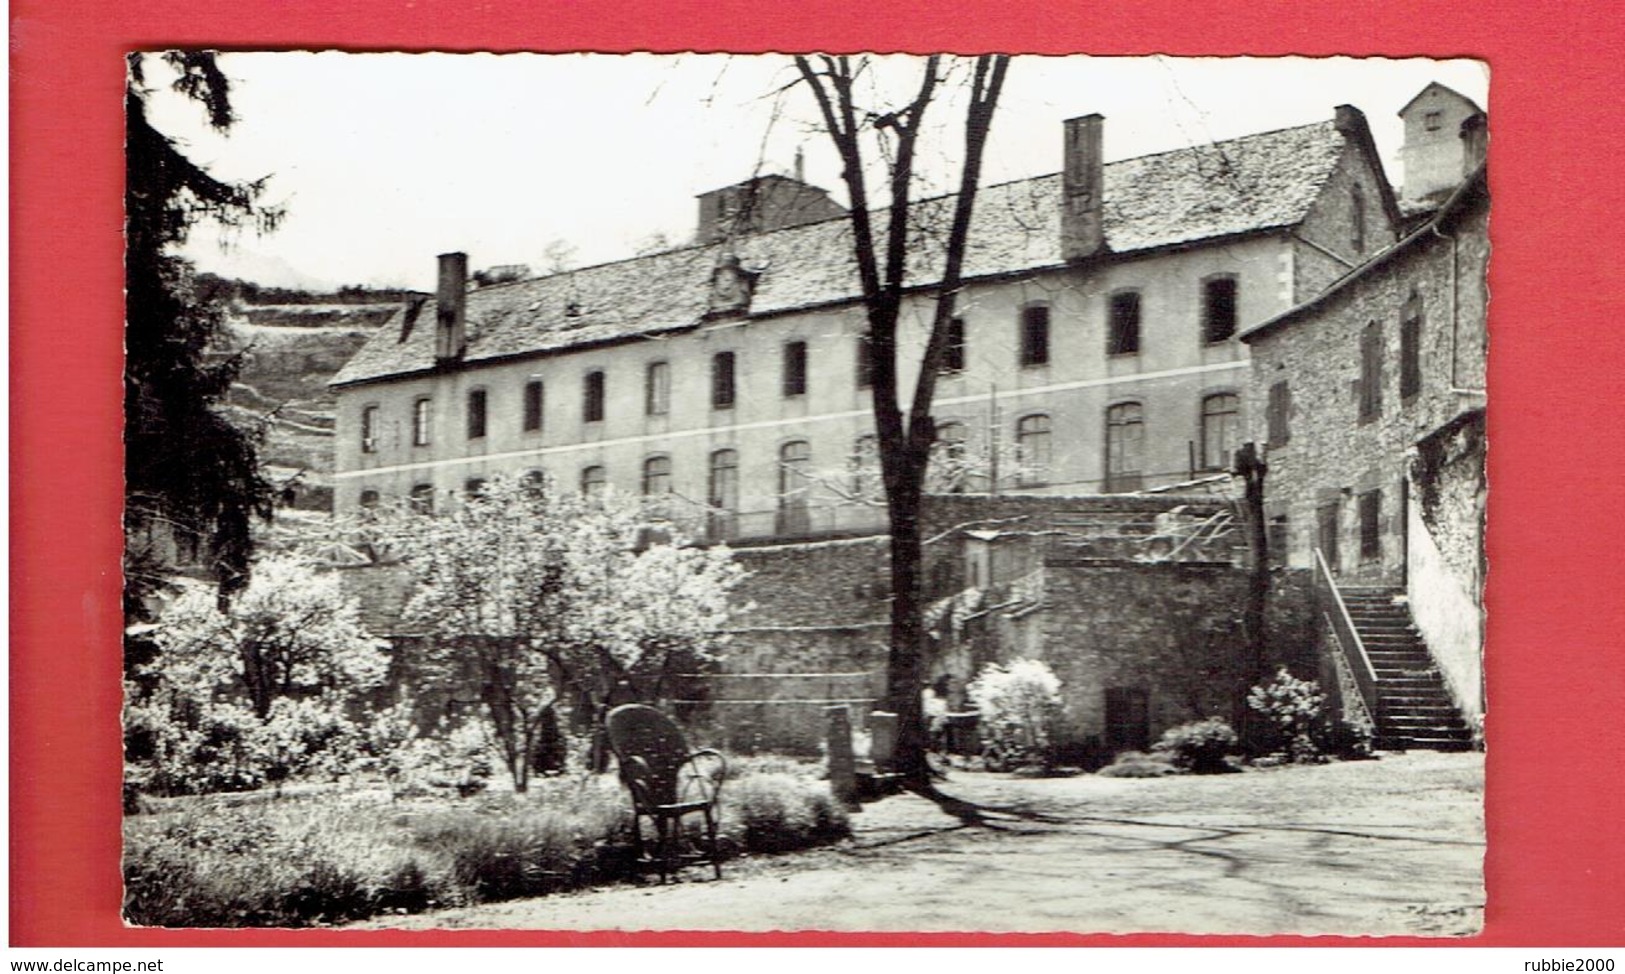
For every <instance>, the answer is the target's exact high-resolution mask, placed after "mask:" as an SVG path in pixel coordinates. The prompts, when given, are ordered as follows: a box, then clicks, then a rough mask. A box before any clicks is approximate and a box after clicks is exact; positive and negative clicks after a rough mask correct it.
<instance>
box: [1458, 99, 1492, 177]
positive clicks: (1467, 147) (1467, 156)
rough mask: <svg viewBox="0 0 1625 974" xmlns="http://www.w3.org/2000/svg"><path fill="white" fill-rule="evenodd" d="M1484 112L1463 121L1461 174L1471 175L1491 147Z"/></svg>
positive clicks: (1463, 175)
mask: <svg viewBox="0 0 1625 974" xmlns="http://www.w3.org/2000/svg"><path fill="white" fill-rule="evenodd" d="M1485 122H1486V120H1485V118H1484V114H1483V113H1482V112H1480V113H1478V114H1476V115H1469V116H1467V117H1466V118H1464V119H1462V121H1461V175H1462V178H1464V179H1465V178H1466V177H1468V176H1471V175H1472V174H1473V172H1474V171H1475V170H1477V169H1478V166H1479V164H1480V163H1482V162H1483V161H1484V156H1485V155H1487V154H1488V153H1489V149H1490V129H1489V126H1488V125H1487V124H1485Z"/></svg>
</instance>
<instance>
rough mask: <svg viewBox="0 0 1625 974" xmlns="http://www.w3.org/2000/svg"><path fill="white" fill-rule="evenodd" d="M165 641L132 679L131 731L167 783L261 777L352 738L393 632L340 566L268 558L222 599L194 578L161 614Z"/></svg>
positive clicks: (151, 769) (136, 752)
mask: <svg viewBox="0 0 1625 974" xmlns="http://www.w3.org/2000/svg"><path fill="white" fill-rule="evenodd" d="M154 640H155V642H156V643H157V646H158V649H159V653H158V654H157V656H156V657H155V658H154V659H153V660H151V661H149V662H146V663H144V664H141V665H140V666H139V667H138V668H137V670H136V673H135V674H134V676H135V679H134V680H132V681H131V682H130V683H128V684H127V694H128V698H129V704H128V709H127V714H126V716H127V724H126V730H127V743H128V745H129V756H130V758H131V759H132V761H134V762H136V763H139V764H143V765H145V771H146V773H147V776H148V778H149V782H150V783H151V784H152V785H154V786H155V787H156V789H157V790H161V791H203V790H212V789H215V788H220V787H252V786H254V785H258V784H260V783H261V782H263V781H268V780H270V781H279V780H281V779H282V778H284V777H287V776H288V775H290V774H293V773H296V772H298V771H300V770H303V769H305V768H307V767H309V766H311V764H312V763H313V762H316V761H318V760H321V759H323V758H324V757H327V756H331V755H334V754H338V753H341V752H343V751H345V750H347V741H348V738H349V737H350V736H351V734H352V732H353V730H354V727H353V725H352V722H351V717H352V714H353V713H354V711H355V710H356V708H357V704H358V702H359V701H360V700H361V698H362V696H363V694H365V693H366V692H367V691H369V690H371V689H373V688H374V687H377V686H378V685H379V684H380V683H382V682H383V679H384V676H385V672H386V670H387V669H388V657H387V656H386V655H385V653H384V648H383V647H384V644H383V643H382V642H380V641H379V640H377V639H374V638H373V637H372V636H371V635H370V634H368V633H367V631H366V630H365V628H363V627H362V625H361V622H360V618H359V615H358V611H357V607H356V604H355V602H354V601H353V600H350V599H346V598H345V597H344V595H343V593H342V592H341V591H340V589H339V582H338V578H337V577H336V576H333V575H323V574H320V573H318V572H316V571H315V570H314V569H313V568H312V567H311V566H310V565H309V564H307V563H305V562H304V561H301V560H299V559H297V558H292V557H277V558H267V559H265V560H262V561H261V562H259V563H258V564H257V565H256V566H255V571H254V574H253V580H252V581H251V582H250V584H249V586H248V588H247V589H246V590H244V591H243V592H242V594H241V595H239V596H238V597H237V598H236V599H235V600H233V601H232V602H231V604H230V606H229V607H228V608H227V609H225V610H222V609H221V608H220V606H219V604H218V601H217V600H216V598H215V596H214V593H212V592H210V591H206V590H204V589H202V588H200V587H193V588H191V589H189V590H187V591H186V592H185V593H183V594H182V595H181V596H180V598H178V599H177V600H176V601H175V603H174V604H173V605H171V606H170V607H169V608H168V609H167V610H166V611H165V612H164V614H163V617H162V619H161V621H160V622H159V624H158V628H157V629H156V630H155V632H154Z"/></svg>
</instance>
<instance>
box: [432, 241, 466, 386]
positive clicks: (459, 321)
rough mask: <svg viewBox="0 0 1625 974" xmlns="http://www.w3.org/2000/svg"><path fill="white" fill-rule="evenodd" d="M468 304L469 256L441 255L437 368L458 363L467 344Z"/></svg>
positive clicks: (436, 334) (435, 330) (438, 295)
mask: <svg viewBox="0 0 1625 974" xmlns="http://www.w3.org/2000/svg"><path fill="white" fill-rule="evenodd" d="M467 301H468V255H467V254H464V253H450V254H441V255H440V285H439V287H438V288H437V289H436V290H435V308H436V311H435V325H434V360H435V363H436V364H437V365H444V364H446V363H449V362H456V361H457V360H459V359H461V358H462V357H463V348H464V346H465V345H466V344H467V337H466V332H467V328H466V321H465V306H466V303H467Z"/></svg>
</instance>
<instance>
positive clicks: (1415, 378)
mask: <svg viewBox="0 0 1625 974" xmlns="http://www.w3.org/2000/svg"><path fill="white" fill-rule="evenodd" d="M1421 391H1422V299H1421V298H1420V297H1418V296H1417V294H1416V292H1415V291H1412V292H1411V296H1410V299H1409V300H1407V301H1406V302H1405V307H1404V309H1403V310H1402V311H1401V312H1400V313H1399V397H1400V398H1401V399H1411V398H1413V397H1415V396H1416V394H1417V393H1419V392H1421Z"/></svg>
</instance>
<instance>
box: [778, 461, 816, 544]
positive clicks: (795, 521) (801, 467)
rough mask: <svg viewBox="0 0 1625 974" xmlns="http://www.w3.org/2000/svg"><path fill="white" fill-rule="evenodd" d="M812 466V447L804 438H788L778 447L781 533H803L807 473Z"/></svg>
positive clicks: (807, 525)
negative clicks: (788, 440) (787, 441)
mask: <svg viewBox="0 0 1625 974" xmlns="http://www.w3.org/2000/svg"><path fill="white" fill-rule="evenodd" d="M811 467H812V448H811V447H809V446H808V445H807V441H806V440H791V441H790V442H789V443H786V444H784V445H783V446H781V447H779V518H778V521H779V523H778V526H777V527H778V532H779V533H780V534H806V533H807V528H808V527H809V523H808V515H807V474H808V471H809V470H810V469H811Z"/></svg>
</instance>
